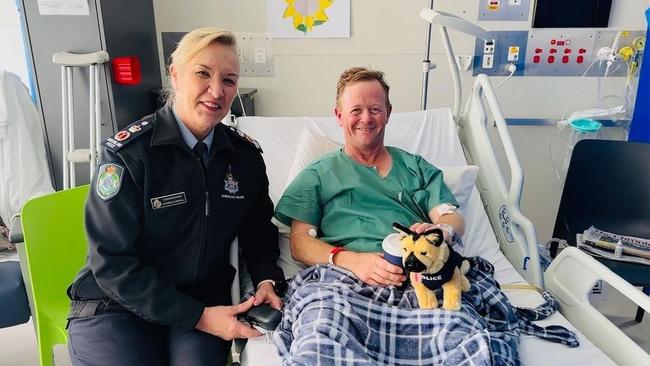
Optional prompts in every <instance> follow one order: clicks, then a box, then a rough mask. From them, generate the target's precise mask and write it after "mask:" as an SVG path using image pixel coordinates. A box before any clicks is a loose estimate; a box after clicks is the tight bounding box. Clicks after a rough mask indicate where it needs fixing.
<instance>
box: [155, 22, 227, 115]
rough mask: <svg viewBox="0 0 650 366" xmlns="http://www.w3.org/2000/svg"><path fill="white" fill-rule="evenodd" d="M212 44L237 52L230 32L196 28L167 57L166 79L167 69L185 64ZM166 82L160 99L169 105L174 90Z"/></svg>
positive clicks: (171, 101) (213, 28)
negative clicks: (227, 47)
mask: <svg viewBox="0 0 650 366" xmlns="http://www.w3.org/2000/svg"><path fill="white" fill-rule="evenodd" d="M212 43H219V44H222V45H224V46H229V47H231V48H232V49H233V50H234V51H235V52H236V51H237V38H236V37H235V35H234V34H233V33H232V32H229V31H226V30H223V29H219V28H216V27H202V28H197V29H195V30H193V31H191V32H189V33H187V34H186V35H184V36H183V38H181V40H180V41H179V42H178V44H177V45H176V49H175V50H174V52H172V54H171V56H169V68H168V69H167V78H168V79H169V69H170V68H171V66H172V65H180V64H184V63H186V62H187V61H189V60H191V59H192V58H193V57H194V56H196V55H197V54H198V53H199V52H201V51H203V50H204V49H205V48H206V47H208V46H209V45H210V44H212ZM167 81H168V83H167V84H168V86H166V87H165V88H164V89H163V92H162V99H163V101H164V102H165V104H171V103H173V101H174V89H173V88H172V86H171V81H170V80H167Z"/></svg>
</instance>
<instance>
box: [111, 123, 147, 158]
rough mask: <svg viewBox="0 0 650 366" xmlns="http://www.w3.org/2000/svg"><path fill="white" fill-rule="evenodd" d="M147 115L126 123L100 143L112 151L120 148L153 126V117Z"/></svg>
mask: <svg viewBox="0 0 650 366" xmlns="http://www.w3.org/2000/svg"><path fill="white" fill-rule="evenodd" d="M148 117H149V116H148ZM148 117H145V118H144V119H141V120H139V121H137V122H134V123H132V124H130V125H128V126H127V127H126V128H124V129H123V130H120V131H119V132H118V133H116V134H115V135H114V136H111V137H109V138H107V139H106V140H104V142H103V143H102V144H103V145H104V146H106V147H107V148H108V149H109V150H110V151H112V152H116V151H118V150H120V149H121V148H123V147H124V146H126V145H127V144H129V143H130V142H131V141H133V140H135V139H137V138H138V137H139V136H141V135H143V134H144V133H145V132H147V131H149V130H150V129H151V128H152V127H153V118H148Z"/></svg>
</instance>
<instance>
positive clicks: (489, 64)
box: [483, 55, 494, 69]
mask: <svg viewBox="0 0 650 366" xmlns="http://www.w3.org/2000/svg"><path fill="white" fill-rule="evenodd" d="M493 67H494V55H483V68H484V69H491V68H493Z"/></svg>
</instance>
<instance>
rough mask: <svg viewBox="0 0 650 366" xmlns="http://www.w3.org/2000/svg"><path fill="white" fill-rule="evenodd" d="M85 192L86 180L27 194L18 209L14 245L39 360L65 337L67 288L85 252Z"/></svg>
mask: <svg viewBox="0 0 650 366" xmlns="http://www.w3.org/2000/svg"><path fill="white" fill-rule="evenodd" d="M87 194H88V186H81V187H77V188H72V189H68V190H65V191H61V192H55V193H52V194H49V195H46V196H41V197H37V198H34V199H31V200H29V201H28V202H27V203H25V205H24V207H23V210H22V214H21V219H22V227H23V235H24V238H25V242H24V245H19V246H18V250H19V253H18V254H19V257H20V264H21V267H22V271H23V277H24V278H25V288H26V289H27V293H28V297H29V299H30V306H31V310H32V317H33V319H34V326H35V327H36V337H37V340H38V353H39V359H40V364H41V365H48V366H49V365H52V364H53V362H54V352H53V347H54V345H56V344H66V343H67V342H68V333H67V331H66V329H65V326H66V322H67V320H66V318H67V315H68V311H69V307H70V302H69V300H68V297H67V295H66V289H67V287H68V286H69V285H70V283H72V280H73V278H74V276H75V274H76V273H77V271H78V270H79V269H80V268H81V266H82V265H83V263H84V260H85V257H86V252H87V242H86V234H85V231H84V222H83V213H84V205H85V202H86V196H87Z"/></svg>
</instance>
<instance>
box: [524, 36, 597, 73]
mask: <svg viewBox="0 0 650 366" xmlns="http://www.w3.org/2000/svg"><path fill="white" fill-rule="evenodd" d="M595 39H596V31H595V30H593V29H591V30H590V29H533V30H531V31H530V32H529V34H528V49H527V51H526V76H582V74H584V72H585V70H587V68H588V67H589V65H590V64H591V63H592V62H593V60H594V57H595V56H594V55H595V50H594V44H595Z"/></svg>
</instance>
